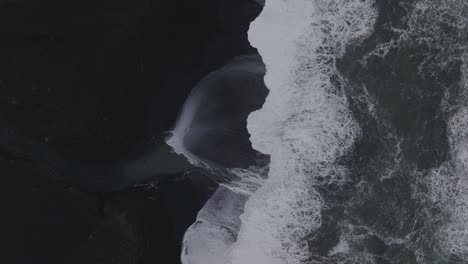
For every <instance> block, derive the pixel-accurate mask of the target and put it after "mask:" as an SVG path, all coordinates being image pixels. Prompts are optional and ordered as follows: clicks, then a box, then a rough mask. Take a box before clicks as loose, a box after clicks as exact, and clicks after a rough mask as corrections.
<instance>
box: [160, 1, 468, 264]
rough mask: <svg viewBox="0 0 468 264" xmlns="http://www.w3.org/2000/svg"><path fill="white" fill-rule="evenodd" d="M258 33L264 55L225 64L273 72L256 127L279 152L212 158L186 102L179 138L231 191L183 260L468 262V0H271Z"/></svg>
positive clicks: (178, 147)
mask: <svg viewBox="0 0 468 264" xmlns="http://www.w3.org/2000/svg"><path fill="white" fill-rule="evenodd" d="M249 40H250V42H251V44H252V45H253V46H254V47H256V48H257V49H258V51H259V54H260V56H261V60H260V59H259V58H258V57H248V60H250V62H252V61H255V63H253V64H252V63H250V64H249V63H246V61H245V58H241V59H240V60H239V59H238V60H236V61H233V62H231V64H227V65H226V66H225V68H223V69H224V70H221V71H222V72H223V71H224V72H226V68H227V69H229V68H230V67H233V66H232V65H235V68H236V69H243V70H241V71H244V72H249V74H250V75H249V74H247V75H248V76H250V77H249V78H254V79H256V80H257V79H258V78H259V76H260V77H261V76H263V74H265V75H264V84H265V85H266V87H267V88H268V90H269V93H268V96H267V97H266V100H265V102H264V103H263V105H262V106H261V109H259V110H256V111H254V112H252V113H251V114H250V115H249V116H248V119H247V124H246V126H247V129H248V132H249V134H250V142H251V143H252V147H253V148H254V149H256V150H257V151H259V152H261V153H263V154H265V155H268V157H269V158H266V157H267V156H265V155H260V154H258V155H251V154H249V155H247V154H246V153H247V152H244V151H239V152H236V151H234V152H233V153H238V155H230V156H228V157H227V159H234V160H237V159H239V156H242V157H247V156H248V158H247V160H249V161H250V162H246V163H245V164H248V166H235V164H234V163H232V162H230V163H229V165H228V166H226V165H225V164H224V165H223V164H221V163H222V162H219V161H217V160H214V159H212V158H210V157H209V156H207V155H204V154H203V153H207V152H209V153H213V152H214V153H216V151H219V153H222V152H223V149H222V147H221V148H219V147H212V148H211V149H207V148H206V147H205V148H197V147H196V145H197V144H203V145H204V146H209V144H207V143H206V142H205V141H203V140H197V139H198V138H204V137H203V133H202V132H200V133H195V134H194V135H195V136H193V137H187V134H190V131H191V129H192V128H196V130H194V131H203V129H201V130H200V128H201V127H205V128H206V127H207V126H206V125H205V124H211V122H208V121H207V120H209V118H208V119H206V118H205V119H197V118H195V117H194V115H196V114H197V113H199V112H198V110H196V109H198V108H200V109H203V104H200V102H201V100H202V99H201V98H206V94H203V93H201V92H196V91H201V89H198V90H196V91H195V92H194V95H193V96H192V97H191V98H192V99H190V98H189V99H188V101H187V103H186V106H185V109H184V110H182V112H181V116H180V118H179V121H178V123H177V124H176V126H175V129H174V136H173V137H171V138H170V139H169V140H168V143H169V144H170V145H171V146H172V147H173V148H174V149H175V151H176V152H178V153H180V154H184V155H186V156H187V157H188V158H189V160H190V161H191V162H192V163H194V164H196V165H199V166H201V167H203V168H205V169H206V170H208V171H211V172H212V174H213V175H216V176H214V177H215V178H216V179H217V180H218V181H219V182H220V188H219V189H218V191H217V192H216V193H215V194H214V195H213V197H212V198H211V199H210V201H208V203H207V204H206V205H205V207H204V208H203V209H202V210H201V211H200V213H199V215H198V218H197V221H196V222H195V223H194V225H192V227H190V229H189V230H188V231H187V233H186V235H185V238H184V246H183V248H182V254H181V256H182V257H181V259H182V262H183V263H184V264H198V263H200V264H201V263H203V264H211V263H213V264H222V263H229V264H244V263H256V264H282V263H285V264H296V263H327V264H328V263H343V264H348V263H350V264H351V263H359V264H364V263H405V264H412V263H415V264H416V263H418V264H422V263H468V225H467V224H466V222H467V220H468V169H467V168H468V132H467V131H468V130H467V129H468V98H467V95H468V80H467V79H466V78H467V77H468V64H467V63H468V61H467V59H468V53H467V49H466V48H467V47H466V45H467V44H466V43H468V2H467V1H461V0H445V1H436V0H413V1H409V0H406V1H399V0H395V1H388V0H327V1H325V0H266V1H265V6H264V9H263V11H262V13H261V15H260V16H259V17H258V18H257V19H256V20H255V21H254V22H253V23H252V24H251V27H250V30H249ZM261 62H263V63H264V65H265V68H266V72H263V71H262V70H261V69H262V64H261ZM252 65H256V66H255V67H253V68H252ZM253 69H256V70H253ZM227 72H229V70H228V71H227ZM214 74H216V73H214ZM218 74H219V72H218ZM242 76H244V75H242ZM253 76H255V77H253ZM250 84H252V85H253V86H252V87H261V85H262V84H260V83H258V82H255V83H252V82H250ZM265 95H266V94H265ZM260 97H261V96H260ZM245 98H249V93H248V92H247V93H245ZM257 98H259V97H257ZM197 102H198V103H197ZM255 108H258V107H251V108H249V109H250V111H253V110H255ZM204 116H205V117H206V116H209V115H204ZM197 120H202V121H203V122H201V121H197ZM187 140H189V141H190V142H191V144H188V142H187ZM189 146H191V149H201V151H199V152H198V153H194V152H193V151H191V150H190V148H188V147H189ZM215 156H216V155H215Z"/></svg>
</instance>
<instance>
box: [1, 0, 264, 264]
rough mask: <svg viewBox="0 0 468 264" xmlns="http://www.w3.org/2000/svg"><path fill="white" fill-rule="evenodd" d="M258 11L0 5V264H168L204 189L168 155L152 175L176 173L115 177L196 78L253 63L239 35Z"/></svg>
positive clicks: (169, 5) (232, 5)
mask: <svg viewBox="0 0 468 264" xmlns="http://www.w3.org/2000/svg"><path fill="white" fill-rule="evenodd" d="M260 10H261V7H260V6H259V5H258V4H256V3H255V2H254V1H250V0H208V1H201V2H199V1H189V0H182V1H149V0H148V1H143V0H137V1H122V0H112V1H111V0H103V1H88V0H85V1H65V2H64V1H56V0H44V1H31V0H25V1H16V0H11V1H8V0H7V1H1V2H0V136H1V137H2V138H1V139H0V175H1V176H2V184H1V187H0V188H1V193H2V201H3V206H2V213H3V215H4V216H5V217H4V218H5V219H6V224H3V225H2V236H1V238H0V239H2V242H1V244H2V245H3V246H2V248H3V249H4V250H5V253H2V254H0V262H1V263H8V264H16V263H18V264H23V263H24V264H27V263H35V264H42V263H44V264H46V263H47V264H52V263H80V264H84V263H86V264H93V263H96V264H97V263H102V264H106V263H152V264H154V263H167V264H170V263H179V262H180V261H179V254H180V252H179V251H180V243H181V239H182V236H183V233H184V231H185V230H186V228H187V227H188V226H189V225H190V224H192V223H193V221H194V219H195V217H196V213H197V212H198V210H199V209H200V208H201V207H202V206H203V204H204V202H205V201H206V199H207V198H208V197H209V195H210V194H211V192H212V190H213V188H214V187H215V186H216V185H215V184H214V183H212V182H209V180H207V178H206V177H204V176H202V175H201V174H200V173H198V172H192V173H190V174H188V176H187V175H186V177H181V174H180V172H183V171H185V170H186V169H187V168H190V167H189V166H188V165H187V164H186V163H185V162H184V161H183V160H181V159H178V158H177V157H170V155H169V154H167V155H166V156H168V157H165V158H164V159H162V160H161V162H160V163H161V166H163V165H165V166H167V165H168V164H167V163H171V162H175V163H174V167H176V168H175V169H174V171H175V172H177V171H178V172H177V173H178V174H177V173H175V172H174V173H172V174H170V175H167V174H166V175H154V177H151V178H149V179H144V178H141V177H143V176H145V177H146V175H149V176H151V175H153V174H157V173H158V172H159V173H160V171H159V169H158V166H155V168H153V167H151V168H149V169H147V171H145V173H141V174H142V175H143V176H141V177H140V176H139V178H137V179H128V178H126V176H125V175H126V174H125V173H124V172H122V170H123V168H125V166H126V165H127V164H129V163H131V162H132V161H134V160H140V159H141V158H142V157H146V156H149V153H151V152H152V151H153V150H154V149H161V147H162V146H163V144H164V143H163V142H162V139H163V137H164V133H162V132H164V131H167V130H170V129H171V127H172V125H173V123H174V121H175V119H176V116H177V113H178V111H179V110H180V107H181V106H182V103H183V102H184V100H185V98H186V96H187V94H188V92H189V91H190V90H191V89H192V87H193V86H194V85H195V84H196V83H197V82H198V81H199V80H200V79H201V78H203V77H204V76H205V75H206V74H208V73H209V72H211V71H213V70H216V69H217V68H219V67H220V66H221V65H222V64H223V63H225V62H226V61H228V60H230V59H232V58H233V57H235V56H237V55H240V54H246V53H251V52H255V50H254V49H253V48H251V47H250V46H249V44H248V41H247V34H246V32H247V29H248V25H249V23H250V21H251V20H253V19H254V18H255V16H256V15H257V14H258V13H259V12H260ZM162 151H163V152H164V151H166V152H167V150H165V149H163V150H162ZM163 156H164V155H163ZM158 158H159V156H156V158H155V159H156V160H157V159H158ZM169 159H170V160H169ZM150 162H153V160H150ZM156 163H157V162H156ZM153 165H154V164H153ZM152 170H154V171H152ZM127 174H128V172H127ZM130 174H131V173H130ZM176 179H177V180H176ZM140 181H141V183H146V184H145V185H136V186H134V184H135V183H138V182H140ZM155 182H157V184H155ZM154 185H157V187H154Z"/></svg>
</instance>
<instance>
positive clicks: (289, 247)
mask: <svg viewBox="0 0 468 264" xmlns="http://www.w3.org/2000/svg"><path fill="white" fill-rule="evenodd" d="M372 5H373V2H372V1H361V0H347V1H338V0H337V1H333V0H332V1H324V0H316V1H312V0H307V1H306V0H267V1H266V5H265V8H264V10H263V12H262V13H261V15H260V17H259V18H257V19H256V20H255V22H253V23H252V25H251V28H250V30H249V40H250V41H251V43H252V45H253V46H255V47H257V48H258V50H259V52H260V54H261V55H262V58H263V60H264V62H265V64H266V67H267V74H266V76H265V83H266V85H267V87H268V88H269V89H270V94H269V96H268V97H267V101H266V103H265V104H264V106H263V108H262V109H261V110H259V111H257V112H254V113H253V114H251V115H250V117H249V120H248V129H249V132H250V133H251V141H252V143H253V146H254V148H256V149H257V150H260V151H262V152H264V153H267V154H270V155H271V163H270V171H269V175H268V176H269V178H268V180H267V181H266V182H265V183H264V184H263V185H262V187H260V189H259V190H257V191H256V192H255V193H254V194H253V195H252V196H251V197H250V198H249V200H248V201H247V203H246V205H245V208H244V214H243V215H242V216H241V221H242V225H241V228H240V232H239V236H238V239H237V242H236V244H235V245H234V247H233V250H232V253H231V262H230V263H234V264H245V263H258V264H280V263H288V264H289V263H291V264H292V263H301V262H302V261H305V260H306V259H307V257H308V249H307V243H306V241H305V240H304V239H305V236H306V235H308V234H310V233H311V232H313V231H314V230H315V229H316V228H318V227H319V226H320V224H321V215H320V211H321V208H322V199H321V197H320V195H319V193H318V192H317V191H316V189H315V188H314V185H315V181H316V179H317V178H318V177H323V178H326V177H333V176H332V173H331V172H332V171H334V167H336V166H337V165H336V164H335V162H336V160H337V158H339V157H340V156H342V155H343V154H345V153H346V151H347V150H348V149H349V148H350V147H351V146H352V144H353V142H354V140H355V139H356V137H357V136H358V135H359V127H358V126H357V124H356V122H355V120H354V119H353V117H352V114H351V113H350V111H349V110H348V103H347V100H346V96H345V94H344V91H343V87H342V86H343V85H344V82H343V81H342V80H341V78H340V76H339V74H338V71H337V70H336V68H335V60H336V58H337V57H339V56H341V55H342V54H343V53H344V51H345V47H346V45H347V44H349V42H350V41H351V40H356V39H358V38H362V37H364V36H366V35H367V34H368V33H369V32H370V30H371V29H372V25H373V22H374V20H375V17H376V13H375V10H374V8H373V7H372Z"/></svg>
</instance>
